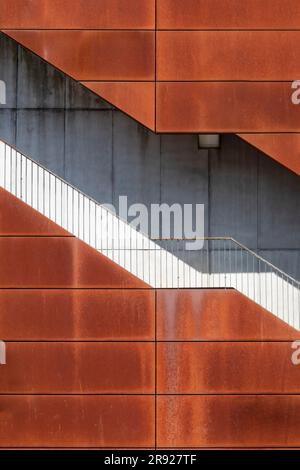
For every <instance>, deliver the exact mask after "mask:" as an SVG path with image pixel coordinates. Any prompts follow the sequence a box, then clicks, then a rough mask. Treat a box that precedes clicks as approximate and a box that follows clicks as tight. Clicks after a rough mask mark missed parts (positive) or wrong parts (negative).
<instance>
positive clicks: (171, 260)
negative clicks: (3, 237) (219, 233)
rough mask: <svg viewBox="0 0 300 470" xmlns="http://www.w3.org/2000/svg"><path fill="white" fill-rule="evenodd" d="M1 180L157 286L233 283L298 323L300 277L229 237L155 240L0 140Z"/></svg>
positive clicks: (299, 326)
mask: <svg viewBox="0 0 300 470" xmlns="http://www.w3.org/2000/svg"><path fill="white" fill-rule="evenodd" d="M0 186H1V187H2V188H4V189H6V190H7V191H9V192H10V193H12V194H14V195H15V196H17V197H18V198H20V199H22V200H23V201H24V202H26V203H27V204H28V205H29V206H31V207H33V208H34V209H36V210H37V211H39V212H40V213H41V214H43V215H45V216H46V217H48V218H50V219H51V220H53V221H54V222H56V223H57V224H58V225H60V226H61V227H63V228H64V229H66V230H67V231H69V232H70V233H72V234H73V235H75V236H76V237H78V238H79V239H81V240H83V241H84V242H86V243H87V244H89V245H90V246H92V247H93V248H95V249H96V250H98V251H100V252H101V253H103V254H104V255H106V256H107V257H109V258H110V259H112V260H113V261H114V262H116V263H117V264H119V265H120V266H122V267H123V268H125V269H126V270H128V271H130V272H131V273H132V274H134V275H135V276H137V277H138V278H140V279H142V280H143V281H145V282H146V283H147V284H149V285H151V286H153V287H157V288H235V289H237V290H238V291H240V292H241V293H243V294H244V295H246V296H247V297H249V298H250V299H251V300H253V301H254V302H256V303H258V304H259V305H261V306H262V307H264V308H266V309H267V310H269V311H270V312H271V313H273V314H274V315H276V316H278V317H280V318H281V319H283V320H284V321H285V322H287V323H289V324H290V325H291V326H293V327H295V328H297V329H300V283H299V282H298V281H297V280H295V279H293V278H292V277H290V276H289V275H287V274H286V273H284V272H283V271H281V270H280V269H278V268H276V267H275V266H273V265H272V264H271V263H269V262H268V261H266V260H264V259H263V258H261V257H260V256H258V255H257V254H256V253H254V252H253V251H251V250H249V249H247V248H246V247H245V246H243V245H241V244H240V243H238V242H237V241H235V240H234V239H232V238H229V237H228V238H226V237H225V238H224V237H223V238H218V237H211V238H203V239H202V240H203V248H202V249H201V250H197V251H187V250H186V249H185V244H184V242H185V241H184V240H151V239H150V238H149V237H147V236H146V235H144V234H142V233H140V232H138V231H137V230H135V229H134V228H133V227H132V226H130V225H129V224H128V223H127V222H124V221H122V220H121V219H120V218H119V217H117V216H116V215H115V214H114V213H113V212H111V211H110V210H109V209H108V208H106V207H105V206H103V205H101V204H99V203H98V202H96V201H94V200H93V199H92V198H90V197H88V196H86V195H85V194H83V193H82V192H80V191H79V190H77V189H76V188H74V187H73V186H72V185H70V184H69V183H67V182H65V181H63V180H62V179H61V178H59V177H58V176H56V175H54V174H53V173H52V172H50V171H49V170H47V169H45V168H43V167H42V166H41V165H39V164H37V163H36V162H34V161H33V160H32V159H31V158H29V157H27V156H25V155H23V154H22V153H20V152H19V151H18V150H16V149H14V148H13V147H12V146H10V145H8V144H6V143H5V142H3V141H1V140H0Z"/></svg>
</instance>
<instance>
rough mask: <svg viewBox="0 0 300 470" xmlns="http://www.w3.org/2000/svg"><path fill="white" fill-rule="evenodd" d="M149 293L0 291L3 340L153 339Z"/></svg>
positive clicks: (124, 290) (151, 300) (150, 297)
mask: <svg viewBox="0 0 300 470" xmlns="http://www.w3.org/2000/svg"><path fill="white" fill-rule="evenodd" d="M154 296H155V294H154V291H152V290H134V289H122V290H118V289H113V290H107V289H105V290H16V289H14V290H0V337H1V339H2V340H5V341H9V340H11V341H12V340H13V341H18V340H19V341H21V340H33V341H34V340H105V341H108V340H115V341H116V340H122V341H124V340H143V341H147V340H148V341H149V340H153V339H154V337H155V333H154V319H155V299H154Z"/></svg>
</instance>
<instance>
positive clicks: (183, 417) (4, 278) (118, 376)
mask: <svg viewBox="0 0 300 470" xmlns="http://www.w3.org/2000/svg"><path fill="white" fill-rule="evenodd" d="M16 217H17V219H16ZM20 247H21V248H22V251H21V252H19V248H20ZM41 247H42V248H43V252H42V253H40V248H41ZM0 255H1V260H3V259H4V262H2V263H1V267H0V332H1V339H3V340H4V341H5V342H6V345H7V364H6V365H3V366H0V409H1V411H0V447H2V448H3V447H4V448H47V447H51V448H55V447H59V448H73V447H75V448H92V447H96V448H135V447H137V448H155V447H156V448H165V447H171V448H176V447H181V448H182V447H184V448H186V447H204V448H210V447H217V448H221V447H229V448H237V447H242V448H245V447H279V448H281V447H300V432H299V424H300V398H299V387H300V385H299V374H300V369H299V366H298V367H297V366H293V365H292V362H291V353H292V351H293V350H292V349H291V342H292V341H293V340H294V339H296V338H300V333H299V332H296V331H295V330H293V329H292V328H290V327H288V326H287V325H286V324H284V323H283V322H282V321H281V320H279V319H277V318H275V317H273V316H272V315H271V314H269V313H268V312H266V311H264V310H263V309H261V308H260V307H258V306H257V305H256V304H254V303H252V302H251V301H249V300H248V299H247V298H246V297H243V296H242V295H240V294H238V293H237V292H235V291H233V290H228V291H226V290H210V289H208V290H205V289H204V290H175V289H173V290H157V291H154V290H153V289H150V288H148V287H147V286H145V285H144V284H143V283H141V282H140V281H138V280H137V279H135V278H134V277H132V276H131V275H130V274H129V273H126V272H125V271H124V270H122V269H121V268H119V267H118V266H116V265H114V264H113V263H112V262H111V261H109V260H107V259H105V258H104V257H103V256H101V255H99V254H98V253H96V252H95V251H93V250H92V249H91V248H89V247H87V246H86V245H85V244H83V243H82V242H79V241H78V240H76V239H75V238H74V237H72V236H69V235H68V234H67V233H66V232H64V231H63V230H61V229H60V228H59V227H57V226H56V225H55V224H53V223H52V222H49V221H48V220H47V219H46V218H44V217H43V216H41V215H40V214H38V213H36V212H35V211H34V210H32V209H30V208H28V207H27V206H25V205H24V204H23V203H22V202H20V201H19V200H17V199H16V198H14V197H13V196H11V195H10V194H8V193H6V192H5V191H3V190H1V191H0Z"/></svg>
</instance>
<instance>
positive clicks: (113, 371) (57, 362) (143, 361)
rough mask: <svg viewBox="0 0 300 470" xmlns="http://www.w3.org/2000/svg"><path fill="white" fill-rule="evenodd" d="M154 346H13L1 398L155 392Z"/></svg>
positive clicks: (0, 385)
mask: <svg viewBox="0 0 300 470" xmlns="http://www.w3.org/2000/svg"><path fill="white" fill-rule="evenodd" d="M154 349H155V348H154V343H134V342H130V343H126V342H122V343H115V342H107V343H99V342H98V343H79V342H76V343H74V342H71V343H70V342H69V343H60V342H51V343H48V342H39V343H31V342H25V343H7V348H6V358H7V359H6V365H5V367H2V368H1V374H0V393H7V394H10V393H17V394H22V393H27V394H31V393H34V394H35V393H59V394H63V393H122V394H125V393H137V394H144V393H154V375H155V372H154V366H155V364H154Z"/></svg>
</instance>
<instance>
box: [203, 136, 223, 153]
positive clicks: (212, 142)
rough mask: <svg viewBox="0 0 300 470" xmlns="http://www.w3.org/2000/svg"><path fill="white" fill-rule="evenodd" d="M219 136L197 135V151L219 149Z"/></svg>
mask: <svg viewBox="0 0 300 470" xmlns="http://www.w3.org/2000/svg"><path fill="white" fill-rule="evenodd" d="M220 141H221V139H220V134H199V135H198V145H199V149H218V148H220Z"/></svg>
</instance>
